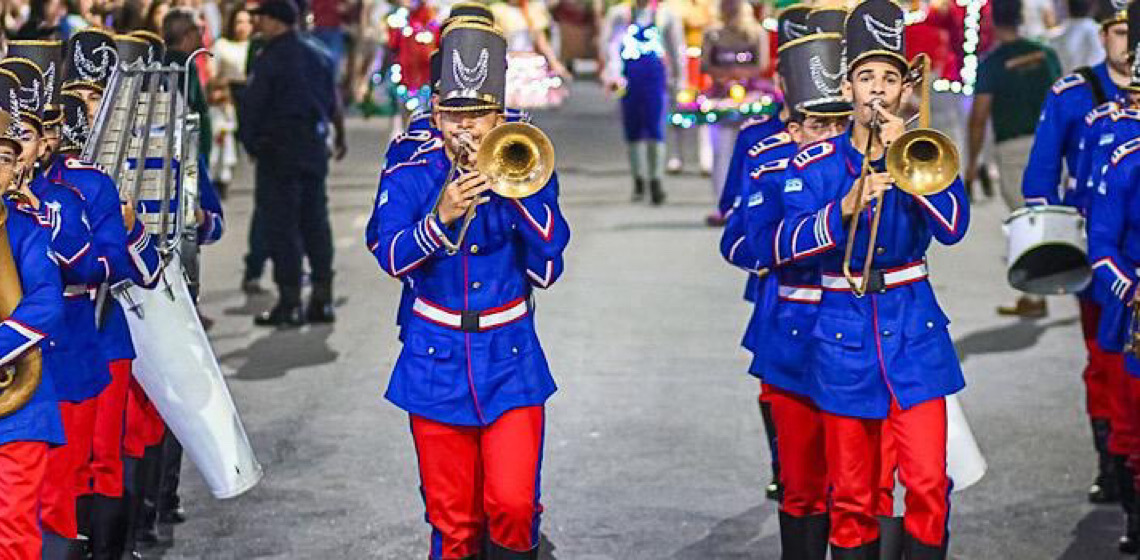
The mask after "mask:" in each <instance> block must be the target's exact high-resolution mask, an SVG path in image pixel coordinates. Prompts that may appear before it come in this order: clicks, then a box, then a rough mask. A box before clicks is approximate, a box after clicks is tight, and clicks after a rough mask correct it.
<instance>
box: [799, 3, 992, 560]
mask: <svg viewBox="0 0 1140 560" xmlns="http://www.w3.org/2000/svg"><path fill="white" fill-rule="evenodd" d="M903 29H904V22H903V12H902V9H901V8H899V7H898V6H897V5H895V4H894V3H893V2H891V1H890V0H867V1H865V2H863V3H862V4H860V5H859V6H857V7H856V8H855V9H854V10H852V13H851V15H850V17H848V18H847V20H846V34H845V35H846V53H847V58H848V64H849V66H848V68H847V71H846V81H845V82H844V84H843V91H844V92H845V94H846V95H847V96H849V98H850V99H851V102H852V107H853V123H852V125H851V127H850V128H849V129H848V131H847V132H846V133H845V134H842V135H840V136H838V137H836V138H833V139H831V140H826V141H823V142H818V143H815V144H812V145H809V146H807V147H805V148H803V149H801V150H800V152H799V153H797V154H796V156H795V157H794V158H793V160H792V164H791V166H790V171H789V173H788V175H787V179H786V181H785V182H784V204H785V222H786V223H785V225H784V227H785V228H789V230H790V231H791V242H790V243H791V246H790V253H791V254H790V258H791V260H792V261H800V262H803V263H805V264H806V263H809V262H815V263H818V266H819V267H820V271H821V278H820V280H821V285H822V288H823V289H822V297H821V299H820V303H819V314H818V317H817V320H816V323H815V325H814V327H813V328H812V330H811V336H812V338H813V342H814V344H815V346H814V350H813V352H812V358H811V360H810V363H809V366H808V367H809V375H808V382H807V385H808V387H809V392H810V394H811V397H812V400H813V401H814V403H815V405H816V406H817V407H819V409H820V410H821V411H822V416H823V426H824V438H825V456H826V458H827V468H828V478H829V481H830V486H831V513H830V519H831V527H830V542H831V550H832V557H833V558H871V557H877V554H878V544H879V542H878V541H879V525H878V521H877V519H876V517H875V513H876V504H875V495H876V488H877V487H878V486H879V482H878V479H879V475H880V470H881V466H882V457H881V442H882V438H883V437H890V438H891V441H892V442H893V444H894V448H895V451H896V453H897V459H896V462H897V466H898V472H899V475H900V479H901V482H902V484H903V485H904V486H905V487H906V513H905V518H904V528H905V534H904V544H903V546H904V553H905V554H906V557H908V558H914V559H918V558H945V557H946V550H947V546H948V541H949V535H948V533H947V529H946V527H947V521H948V516H949V499H950V497H949V492H950V480H949V479H948V477H947V474H946V406H945V401H944V397H945V396H947V395H950V394H953V393H955V392H957V391H959V390H961V389H962V388H963V386H964V385H965V381H964V379H963V377H962V371H961V368H960V366H959V364H958V359H957V356H956V354H955V352H954V347H953V344H952V342H951V340H950V335H949V332H948V330H947V326H948V324H949V320H948V319H947V317H946V315H945V314H944V313H943V312H942V310H941V309H940V308H939V306H938V302H937V301H936V300H935V298H934V292H933V290H932V288H931V285H930V283H929V281H928V280H927V275H928V270H927V265H926V260H925V259H926V257H925V253H926V249H927V247H928V246H929V244H930V242H931V240H932V239H937V240H938V241H939V242H941V243H943V244H953V243H957V242H958V241H959V240H961V239H962V238H963V237H964V236H965V234H966V228H967V226H968V225H969V218H970V212H969V206H968V202H967V199H966V192H965V188H964V187H963V185H962V182H961V181H960V180H959V179H958V178H956V177H954V178H953V179H952V181H948V182H949V183H950V184H949V187H948V188H946V189H944V190H942V191H940V192H936V193H934V194H926V195H924V194H910V193H908V192H904V191H902V190H900V189H897V188H894V183H895V182H896V180H898V179H901V178H893V177H892V176H891V175H890V174H888V173H885V172H884V171H883V170H884V163H885V162H884V157H885V156H886V155H887V148H888V147H890V146H891V144H892V143H893V142H895V141H896V140H898V139H899V138H900V137H901V136H902V135H903V132H904V130H905V123H904V121H903V120H902V119H901V118H900V117H899V116H898V114H899V112H900V109H901V106H902V102H903V100H904V99H905V98H906V96H907V95H909V94H910V93H911V91H912V87H913V83H912V81H911V80H910V79H909V76H910V74H911V72H910V69H909V67H908V64H907V60H906V58H905V57H904V56H903V53H904V52H905V51H904V47H905V40H904V36H903ZM907 155H909V154H904V157H905V156H907ZM865 165H866V167H867V171H866V172H864V171H862V169H863V168H864V166H865ZM916 192H917V191H916ZM867 206H869V207H870V208H869V209H864V210H860V209H863V208H864V207H867ZM876 214H877V216H876ZM872 218H877V219H878V220H879V221H881V223H880V226H881V228H880V233H879V235H878V240H877V243H875V244H874V245H873V246H872V245H871V244H870V243H869V241H870V238H871V235H872V234H871V233H870V232H869V231H868V230H869V229H870V224H871V222H872V221H873V220H872ZM852 221H854V223H850V224H849V225H852V226H861V227H859V228H858V235H855V236H854V237H853V238H849V236H851V235H852V233H849V232H848V231H845V230H844V224H845V222H852ZM845 244H846V245H847V246H848V247H849V248H850V250H849V251H847V252H849V253H852V254H851V255H845V251H843V250H842V248H843V246H844V245H845ZM849 261H853V262H849ZM865 261H870V262H869V263H867V262H865ZM865 264H870V266H868V267H865V268H864V270H865V272H863V273H862V274H850V273H849V272H848V269H849V268H850V267H852V266H860V267H862V266H863V265H865ZM862 294H865V295H862Z"/></svg>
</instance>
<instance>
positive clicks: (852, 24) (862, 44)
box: [844, 0, 907, 73]
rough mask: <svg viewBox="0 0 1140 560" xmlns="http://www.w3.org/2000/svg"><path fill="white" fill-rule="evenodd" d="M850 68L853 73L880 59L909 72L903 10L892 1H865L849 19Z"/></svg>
mask: <svg viewBox="0 0 1140 560" xmlns="http://www.w3.org/2000/svg"><path fill="white" fill-rule="evenodd" d="M845 28H846V33H845V34H844V35H845V37H846V39H847V61H848V62H847V65H848V66H847V68H848V70H849V71H850V70H854V69H855V68H856V67H857V66H859V64H860V63H862V62H863V61H864V60H866V59H867V58H870V57H874V56H881V57H885V58H888V59H891V60H893V61H895V62H897V63H898V64H899V66H900V67H901V71H902V72H904V73H905V72H906V69H907V59H906V42H905V41H904V39H903V37H904V31H905V29H906V23H905V22H904V21H903V10H902V8H900V7H899V5H898V4H895V3H894V2H892V1H891V0H865V1H864V2H863V3H862V4H859V5H858V6H856V7H855V9H853V10H851V15H849V16H847V24H846V25H845Z"/></svg>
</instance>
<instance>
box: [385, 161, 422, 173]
mask: <svg viewBox="0 0 1140 560" xmlns="http://www.w3.org/2000/svg"><path fill="white" fill-rule="evenodd" d="M425 163H427V160H426V159H417V160H411V161H405V162H403V163H397V164H396V165H393V166H392V167H391V168H389V169H386V170H384V176H385V177H387V176H389V175H391V174H393V173H395V172H396V170H397V169H403V168H405V167H411V166H413V165H424V164H425Z"/></svg>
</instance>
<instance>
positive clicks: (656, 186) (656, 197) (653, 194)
mask: <svg viewBox="0 0 1140 560" xmlns="http://www.w3.org/2000/svg"><path fill="white" fill-rule="evenodd" d="M649 202H651V203H653V205H654V206H659V205H660V204H662V203H663V202H665V189H662V188H661V179H650V180H649Z"/></svg>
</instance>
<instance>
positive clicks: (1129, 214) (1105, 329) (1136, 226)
mask: <svg viewBox="0 0 1140 560" xmlns="http://www.w3.org/2000/svg"><path fill="white" fill-rule="evenodd" d="M1138 151H1140V138H1133V139H1131V140H1129V141H1127V142H1124V143H1122V144H1120V145H1119V146H1118V147H1117V148H1116V149H1115V150H1114V151H1113V153H1112V157H1111V158H1110V160H1109V163H1108V170H1107V171H1106V172H1105V175H1104V180H1103V181H1101V183H1100V184H1099V185H1098V188H1097V190H1096V191H1095V194H1094V195H1093V200H1092V205H1091V208H1090V211H1089V220H1088V235H1089V259H1090V260H1091V261H1092V262H1093V284H1094V286H1095V287H1096V293H1097V294H1099V295H1100V298H1099V299H1100V303H1101V305H1102V308H1101V319H1100V325H1099V328H1098V333H1097V342H1099V343H1100V345H1101V347H1102V348H1104V349H1105V350H1106V351H1108V352H1120V351H1122V350H1123V348H1124V345H1125V342H1126V341H1127V334H1128V332H1127V331H1128V323H1129V318H1130V315H1131V312H1132V309H1131V308H1130V307H1128V303H1129V302H1131V301H1132V298H1133V297H1134V294H1135V291H1136V281H1137V274H1136V267H1137V266H1138V265H1140V196H1138V193H1140V191H1138V189H1137V180H1140V154H1138V153H1137V152H1138Z"/></svg>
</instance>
